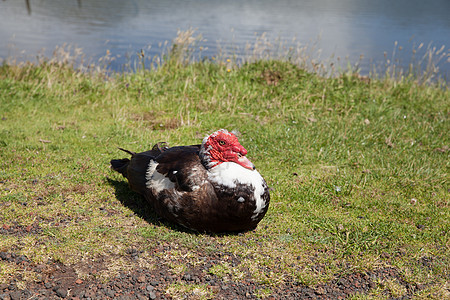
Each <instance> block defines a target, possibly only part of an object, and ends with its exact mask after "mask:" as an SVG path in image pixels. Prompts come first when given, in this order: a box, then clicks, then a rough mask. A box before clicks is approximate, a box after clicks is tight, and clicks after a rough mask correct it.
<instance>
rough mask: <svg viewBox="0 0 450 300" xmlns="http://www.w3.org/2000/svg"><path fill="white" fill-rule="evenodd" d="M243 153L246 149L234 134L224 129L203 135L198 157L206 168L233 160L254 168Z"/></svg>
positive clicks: (251, 168)
mask: <svg viewBox="0 0 450 300" xmlns="http://www.w3.org/2000/svg"><path fill="white" fill-rule="evenodd" d="M245 155H247V150H245V148H244V147H243V146H242V145H241V144H240V143H239V141H238V139H237V137H236V135H234V134H233V133H231V132H228V131H227V130H225V129H220V130H218V131H216V132H214V133H213V134H211V135H209V136H207V137H205V138H204V139H203V143H202V146H201V148H200V159H201V160H202V162H203V164H204V165H205V167H206V168H208V169H210V168H213V167H215V166H217V165H219V164H221V163H223V162H233V163H237V164H238V165H240V166H242V167H244V168H246V169H250V170H254V169H255V166H254V165H253V164H252V162H251V161H250V160H249V159H248V158H247V157H245Z"/></svg>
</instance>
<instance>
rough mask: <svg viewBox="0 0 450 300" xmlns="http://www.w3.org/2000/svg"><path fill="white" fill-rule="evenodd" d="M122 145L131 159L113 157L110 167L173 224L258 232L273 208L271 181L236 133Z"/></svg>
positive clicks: (206, 229)
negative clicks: (141, 146) (196, 140)
mask: <svg viewBox="0 0 450 300" xmlns="http://www.w3.org/2000/svg"><path fill="white" fill-rule="evenodd" d="M119 149H120V150H122V151H125V152H126V153H128V154H129V155H131V158H123V159H113V160H111V162H110V163H111V169H112V170H114V171H116V172H118V173H120V174H122V175H123V177H125V178H126V179H127V181H128V184H129V187H130V188H131V190H133V191H135V192H137V193H138V194H141V195H142V196H143V197H144V198H145V199H146V200H147V201H148V202H149V203H150V205H151V206H152V207H153V210H154V211H155V212H156V214H157V215H158V216H160V217H161V218H163V219H166V220H168V221H169V222H171V223H175V224H178V225H181V226H183V227H185V228H188V229H189V230H193V231H197V232H211V233H220V232H243V231H250V230H254V229H255V228H256V227H257V225H258V223H259V222H260V221H261V220H262V219H263V217H264V216H265V214H266V212H267V210H268V207H269V202H270V194H269V188H268V185H267V183H266V181H265V180H264V178H263V177H262V176H261V174H260V173H259V172H258V171H257V170H256V168H255V165H254V164H253V163H252V162H251V161H250V160H249V159H248V158H247V157H246V155H247V150H246V149H245V148H244V147H243V146H242V145H241V144H240V143H239V141H238V138H237V137H236V134H235V133H234V132H229V131H228V130H226V129H220V130H217V131H215V132H214V133H212V134H210V135H208V136H206V137H205V138H204V139H203V141H202V143H201V144H198V145H187V146H174V147H168V146H167V144H166V143H161V142H160V143H157V144H155V145H154V146H153V148H152V149H151V150H148V151H145V152H141V153H135V152H132V151H129V150H125V149H123V148H119Z"/></svg>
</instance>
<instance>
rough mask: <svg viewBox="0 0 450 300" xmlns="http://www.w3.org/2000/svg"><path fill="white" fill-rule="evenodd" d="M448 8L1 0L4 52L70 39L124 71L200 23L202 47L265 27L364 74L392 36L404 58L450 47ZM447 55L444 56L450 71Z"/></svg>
mask: <svg viewBox="0 0 450 300" xmlns="http://www.w3.org/2000/svg"><path fill="white" fill-rule="evenodd" d="M449 13H450V1H448V0H430V1H422V0H421V1H419V0H377V1H372V0H340V1H335V0H278V1H273V0H272V1H269V0H247V1H242V0H228V1H222V0H171V1H160V0H107V1H104V0H103V1H102V0H67V1H52V0H25V1H18V0H3V1H0V40H1V41H2V42H1V44H0V60H1V59H5V58H7V57H10V56H13V57H14V56H23V55H24V54H23V52H22V51H25V55H28V56H29V57H34V56H35V55H36V54H37V53H40V52H42V51H43V53H44V54H45V55H47V56H50V55H51V52H52V50H53V49H54V48H55V46H57V45H62V44H64V43H68V44H71V45H74V46H76V47H81V48H83V52H84V53H85V54H86V55H87V56H88V57H93V58H94V59H98V58H99V57H102V56H104V55H105V53H106V52H107V50H109V51H110V53H111V55H112V56H114V57H117V59H116V60H115V61H114V62H113V63H112V64H111V67H112V68H113V69H116V70H120V69H121V67H122V65H124V64H126V63H129V62H130V57H131V58H133V57H136V53H138V52H140V51H141V49H144V50H145V51H146V53H147V55H149V56H154V55H159V54H161V51H162V49H161V47H159V46H158V45H159V44H160V43H163V42H164V41H167V40H169V41H170V40H172V39H173V38H175V36H176V34H177V31H178V30H187V29H188V28H195V29H196V31H197V33H200V34H201V35H202V36H203V38H204V40H203V41H202V42H201V44H200V45H199V46H203V47H204V48H205V49H206V50H205V51H203V55H208V56H212V55H215V54H217V52H218V50H217V47H218V44H220V47H221V48H226V47H227V46H229V45H231V44H233V45H235V46H239V47H240V48H241V49H242V48H243V46H244V45H245V44H246V43H249V42H250V43H252V42H254V41H255V36H260V35H261V34H262V33H264V32H265V33H267V37H268V39H269V40H270V41H272V42H275V40H276V39H277V38H279V39H281V40H283V41H285V42H286V43H288V44H289V43H290V44H291V45H296V43H301V44H302V45H310V46H311V48H313V49H316V50H318V49H320V50H321V51H315V53H314V55H315V56H316V57H317V58H321V59H328V58H330V57H331V56H332V55H334V57H335V58H336V57H340V58H342V60H341V61H344V60H345V58H346V57H348V58H349V60H350V61H351V62H353V63H355V62H357V61H358V60H359V58H360V56H361V55H363V56H364V59H363V60H362V61H361V62H360V67H361V69H362V72H363V73H368V72H369V70H370V65H371V64H372V63H373V64H377V65H382V64H384V62H385V61H386V58H385V56H384V54H385V53H386V55H387V57H389V58H390V57H391V54H392V53H393V51H394V45H395V42H398V46H399V47H397V48H396V51H397V53H396V57H397V59H399V63H400V64H404V65H407V64H408V63H409V62H410V60H411V57H412V56H413V53H412V50H413V49H414V48H418V46H419V45H420V44H422V43H423V44H424V45H425V46H423V47H422V48H421V49H422V50H423V51H424V49H426V46H427V45H429V44H430V43H432V45H433V46H435V47H436V48H437V49H439V48H440V47H441V46H443V45H444V46H449V45H450V18H449V17H448V15H449ZM293 39H295V42H292V41H293ZM313 46H314V47H313ZM42 49H45V50H42ZM400 49H402V50H400ZM445 51H446V50H445ZM238 54H239V53H238ZM421 55H423V52H422V53H417V54H416V57H417V58H420V56H421ZM448 59H449V57H448V56H447V57H444V58H443V59H442V60H441V61H440V64H439V66H440V68H441V74H442V75H443V76H446V77H447V78H448V77H449V76H448V75H449V69H450V67H449V65H450V63H449V62H448Z"/></svg>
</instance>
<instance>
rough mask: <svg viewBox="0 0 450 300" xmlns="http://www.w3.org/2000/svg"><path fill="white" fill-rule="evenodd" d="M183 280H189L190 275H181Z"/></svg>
mask: <svg viewBox="0 0 450 300" xmlns="http://www.w3.org/2000/svg"><path fill="white" fill-rule="evenodd" d="M183 280H186V281H191V275H190V274H184V275H183Z"/></svg>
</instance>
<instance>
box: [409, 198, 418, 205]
mask: <svg viewBox="0 0 450 300" xmlns="http://www.w3.org/2000/svg"><path fill="white" fill-rule="evenodd" d="M409 203H411V204H412V205H414V204H416V203H417V199H416V198H411V201H410V202H409Z"/></svg>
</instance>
